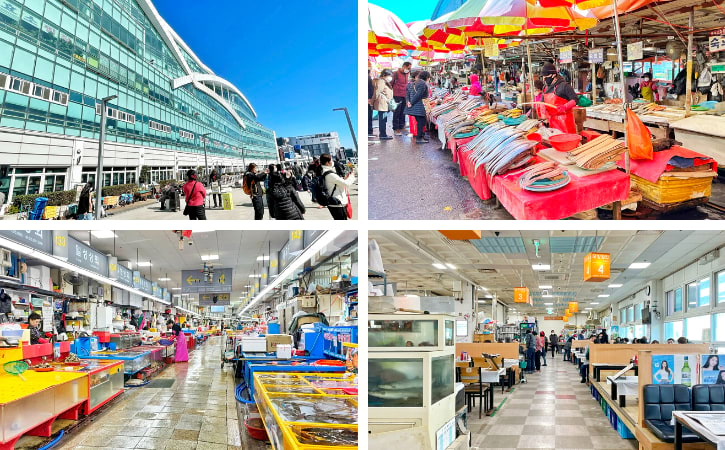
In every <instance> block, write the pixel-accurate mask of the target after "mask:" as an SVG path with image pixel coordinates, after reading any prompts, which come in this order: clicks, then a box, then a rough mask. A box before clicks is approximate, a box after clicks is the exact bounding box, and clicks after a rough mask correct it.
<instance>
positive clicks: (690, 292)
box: [687, 282, 697, 310]
mask: <svg viewBox="0 0 725 450" xmlns="http://www.w3.org/2000/svg"><path fill="white" fill-rule="evenodd" d="M692 308H697V282H694V283H690V284H688V285H687V309H688V310H689V309H692Z"/></svg>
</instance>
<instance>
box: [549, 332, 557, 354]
mask: <svg viewBox="0 0 725 450" xmlns="http://www.w3.org/2000/svg"><path fill="white" fill-rule="evenodd" d="M549 347H551V357H552V358H553V357H554V356H556V352H558V351H559V336H557V334H556V333H554V330H551V334H550V335H549Z"/></svg>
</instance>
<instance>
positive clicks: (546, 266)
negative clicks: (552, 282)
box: [531, 263, 551, 270]
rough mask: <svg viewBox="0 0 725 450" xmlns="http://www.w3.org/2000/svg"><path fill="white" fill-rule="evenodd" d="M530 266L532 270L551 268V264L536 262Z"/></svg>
mask: <svg viewBox="0 0 725 450" xmlns="http://www.w3.org/2000/svg"><path fill="white" fill-rule="evenodd" d="M531 268H532V269H534V270H549V269H551V265H549V264H541V263H537V264H532V265H531Z"/></svg>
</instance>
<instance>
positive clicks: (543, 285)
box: [539, 284, 554, 289]
mask: <svg viewBox="0 0 725 450" xmlns="http://www.w3.org/2000/svg"><path fill="white" fill-rule="evenodd" d="M553 287H554V286H549V285H548V284H541V285H539V289H552V288H553Z"/></svg>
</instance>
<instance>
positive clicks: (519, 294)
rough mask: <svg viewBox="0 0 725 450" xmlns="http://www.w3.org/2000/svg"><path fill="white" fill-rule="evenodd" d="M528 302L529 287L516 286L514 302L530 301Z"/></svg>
mask: <svg viewBox="0 0 725 450" xmlns="http://www.w3.org/2000/svg"><path fill="white" fill-rule="evenodd" d="M528 302H529V288H527V287H515V288H514V303H528Z"/></svg>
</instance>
